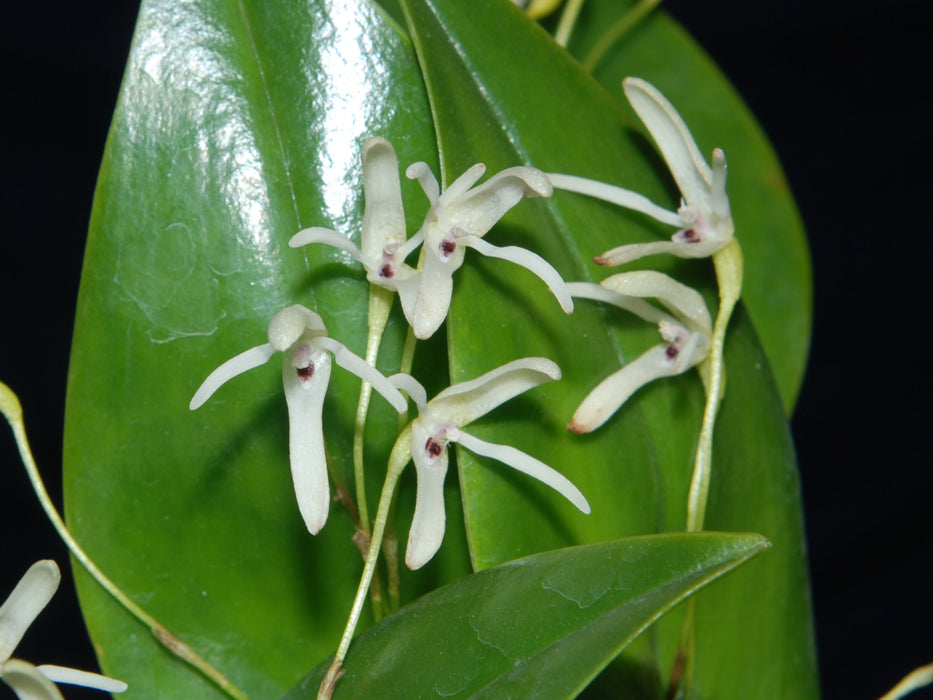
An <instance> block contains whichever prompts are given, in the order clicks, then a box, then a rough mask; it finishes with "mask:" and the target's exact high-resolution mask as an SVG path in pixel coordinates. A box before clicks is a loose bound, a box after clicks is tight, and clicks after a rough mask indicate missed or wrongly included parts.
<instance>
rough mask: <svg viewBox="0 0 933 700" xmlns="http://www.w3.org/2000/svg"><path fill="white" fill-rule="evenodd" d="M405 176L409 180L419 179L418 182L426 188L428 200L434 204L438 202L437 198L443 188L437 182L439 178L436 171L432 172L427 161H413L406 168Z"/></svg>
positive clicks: (422, 187) (423, 188)
mask: <svg viewBox="0 0 933 700" xmlns="http://www.w3.org/2000/svg"><path fill="white" fill-rule="evenodd" d="M405 177H407V178H408V179H409V180H417V181H418V184H419V185H421V189H422V190H424V193H425V195H427V198H428V201H429V202H430V203H431V204H432V205H434V204H435V203H436V202H437V198H438V197H439V196H440V193H441V188H440V185H438V184H437V178H436V177H434V173H432V172H431V168H430V167H428V164H427V163H425V162H423V161H418V162H417V163H412V164H411V165H409V166H408V168H406V170H405Z"/></svg>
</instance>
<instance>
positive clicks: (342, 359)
mask: <svg viewBox="0 0 933 700" xmlns="http://www.w3.org/2000/svg"><path fill="white" fill-rule="evenodd" d="M314 344H315V345H316V346H318V347H320V348H323V349H325V350H329V351H330V352H331V353H333V355H334V360H336V362H337V364H338V365H340V366H341V367H343V368H344V369H345V370H347V371H348V372H353V374H355V375H356V376H357V377H359V378H360V379H362V380H363V381H365V382H368V383H369V384H370V386H372V388H373V389H375V390H376V391H377V392H378V393H379V394H380V395H381V396H382V398H384V399H385V400H386V401H388V402H389V403H390V404H392V408H394V409H395V410H396V411H398V412H399V413H404V412H405V411H406V410H407V409H408V402H407V401H405V397H404V396H402V394H401V393H400V392H399V390H398V389H396V388H395V386H394V385H393V384H392V383H391V382H390V381H389V380H388V379H386V377H385V375H384V374H383V373H382V372H380V371H379V370H377V369H376V368H375V367H373V366H372V365H370V364H369V363H368V362H366V360H364V359H363V358H362V357H360V356H359V355H357V354H355V353H354V352H352V351H351V350H349V349H348V348H347V346H346V345H344V344H343V343H341V342H339V341H337V340H334V339H333V338H328V337H321V338H316V339H315V340H314Z"/></svg>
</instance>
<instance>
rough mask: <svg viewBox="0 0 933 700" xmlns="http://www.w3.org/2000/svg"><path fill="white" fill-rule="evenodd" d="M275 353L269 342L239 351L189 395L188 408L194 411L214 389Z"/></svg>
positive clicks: (257, 365) (265, 360)
mask: <svg viewBox="0 0 933 700" xmlns="http://www.w3.org/2000/svg"><path fill="white" fill-rule="evenodd" d="M275 353H276V349H275V348H274V347H272V345H271V344H270V343H265V344H264V345H260V346H258V347H255V348H250V349H249V350H247V351H246V352H241V353H240V354H239V355H237V356H236V357H231V358H230V359H229V360H227V361H226V362H224V363H223V364H222V365H221V366H220V367H218V368H217V369H215V370H214V371H213V372H211V373H210V374H209V375H207V379H205V380H204V382H203V383H202V384H201V386H200V387H198V390H197V391H196V392H194V396H193V397H191V403H189V404H188V408H189V409H191V410H192V411H194V410H195V409H197V408H200V407H201V406H203V405H204V402H205V401H207V400H208V399H209V398H210V397H211V395H213V393H214V392H215V391H217V390H218V389H219V388H220V387H221V386H222V385H224V384H226V383H227V382H228V381H229V380H230V379H233V378H234V377H235V376H237V375H238V374H243V372H247V371H249V370H251V369H253V368H254V367H259V365H263V364H265V363H266V362H268V361H269V358H270V357H272V356H273V355H274V354H275Z"/></svg>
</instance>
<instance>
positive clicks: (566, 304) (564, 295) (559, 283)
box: [460, 236, 573, 314]
mask: <svg viewBox="0 0 933 700" xmlns="http://www.w3.org/2000/svg"><path fill="white" fill-rule="evenodd" d="M460 242H462V243H463V245H465V246H467V247H469V248H474V249H475V250H477V251H479V252H480V253H481V254H482V255H485V256H487V257H490V258H500V259H502V260H509V261H510V262H513V263H515V264H516V265H520V266H521V267H524V268H525V269H526V270H528V271H529V272H531V273H532V274H534V275H535V276H537V277H538V278H539V279H540V280H541V281H542V282H544V283H545V284H546V285H547V286H548V289H550V290H551V293H552V294H553V295H554V296H555V297H557V301H558V302H559V303H560V306H561V308H562V309H563V310H564V313H568V314H570V313H573V299H572V298H571V296H570V292H569V291H568V290H567V283H566V282H564V278H563V277H561V276H560V273H559V272H558V271H557V270H556V269H555V268H554V266H553V265H551V264H550V263H549V262H548V261H547V260H545V259H544V258H542V257H541V256H540V255H538V254H537V253H533V252H531V251H530V250H527V249H525V248H520V247H519V246H514V245H512V246H503V247H499V246H494V245H493V244H492V243H488V242H486V241H484V240H483V239H482V238H479V237H478V236H465V237H463V238H461V239H460Z"/></svg>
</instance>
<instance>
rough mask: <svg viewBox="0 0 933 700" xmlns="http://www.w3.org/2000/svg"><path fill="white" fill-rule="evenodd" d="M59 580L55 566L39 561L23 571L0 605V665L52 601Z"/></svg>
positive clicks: (45, 561)
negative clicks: (11, 590)
mask: <svg viewBox="0 0 933 700" xmlns="http://www.w3.org/2000/svg"><path fill="white" fill-rule="evenodd" d="M61 580H62V575H61V572H60V571H59V570H58V564H56V563H55V562H54V561H52V560H51V559H42V560H41V561H37V562H36V563H35V564H33V565H32V566H30V567H29V569H27V570H26V573H25V574H23V577H22V578H21V579H20V580H19V583H17V584H16V587H15V588H14V589H13V592H12V593H10V595H9V596H8V597H7V599H6V601H5V602H4V603H3V605H2V606H0V664H2V663H3V662H5V661H6V660H7V659H9V658H10V655H11V654H12V653H13V650H14V649H15V648H16V645H17V644H19V642H20V640H21V639H22V638H23V635H24V634H25V633H26V630H27V629H28V628H29V625H31V624H32V623H33V620H35V619H36V617H37V616H38V615H39V613H40V612H42V610H43V608H45V606H46V605H48V604H49V601H50V600H52V596H53V595H55V591H57V590H58V584H59V582H61Z"/></svg>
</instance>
